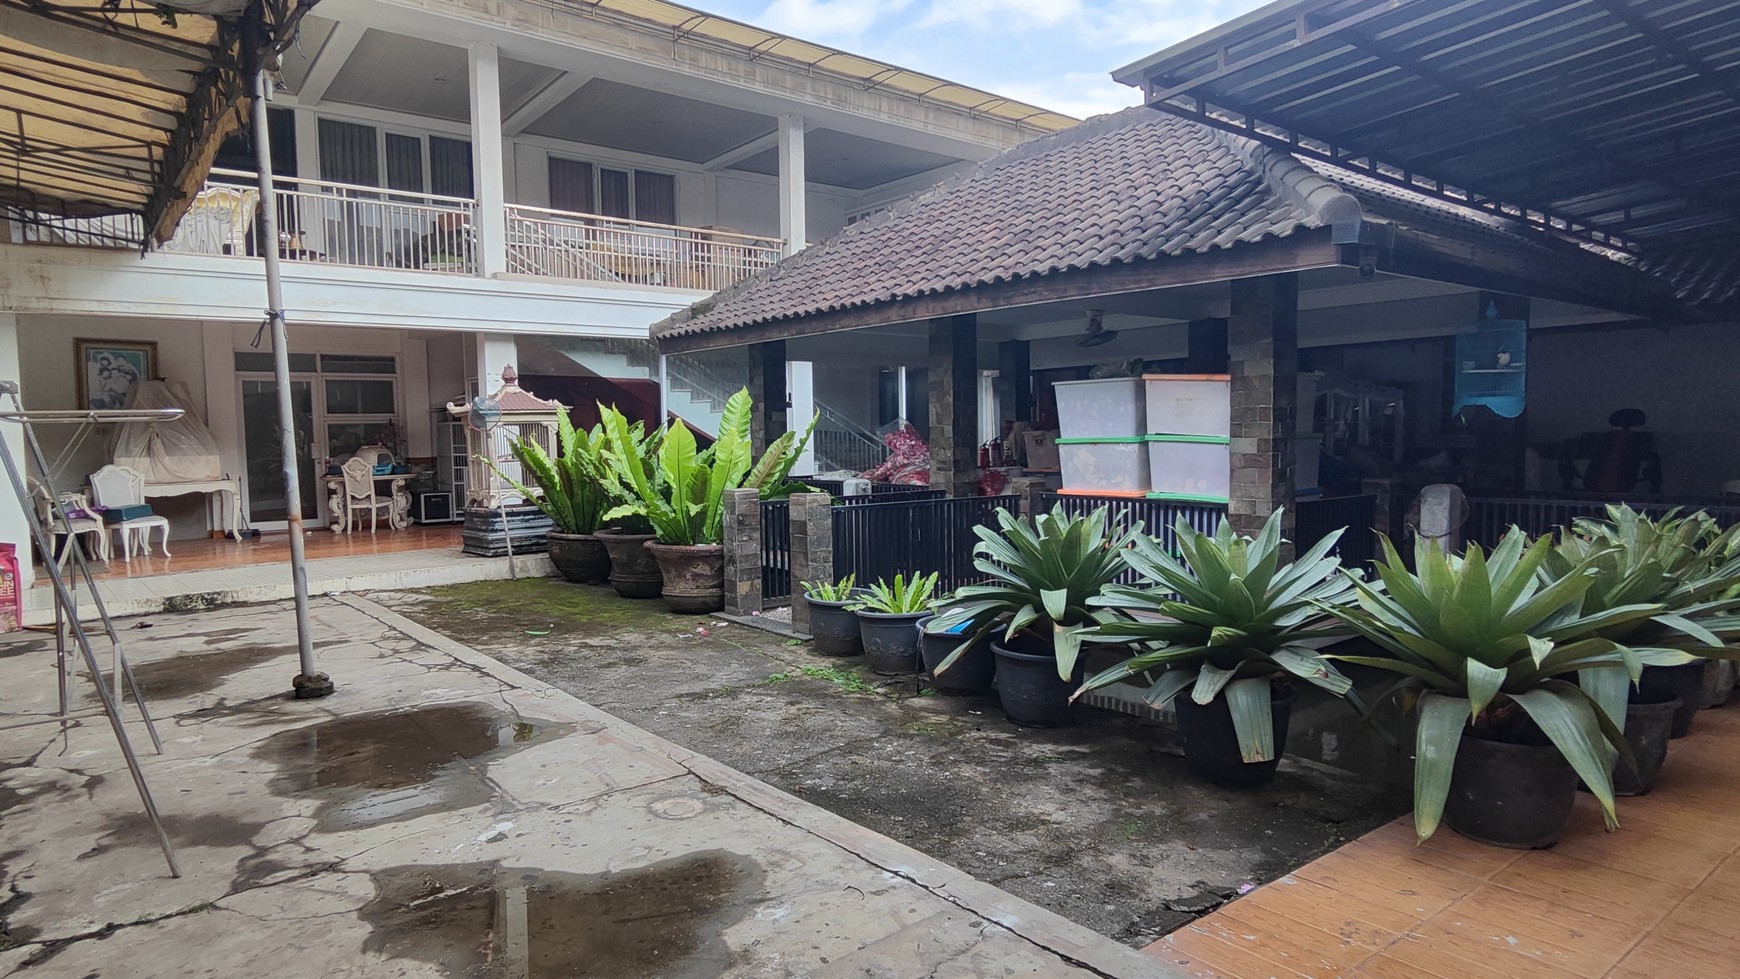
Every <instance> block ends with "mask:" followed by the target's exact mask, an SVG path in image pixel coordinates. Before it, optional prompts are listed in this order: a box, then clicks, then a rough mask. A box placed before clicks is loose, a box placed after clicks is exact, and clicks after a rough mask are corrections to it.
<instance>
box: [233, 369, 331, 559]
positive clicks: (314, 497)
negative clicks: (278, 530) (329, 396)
mask: <svg viewBox="0 0 1740 979" xmlns="http://www.w3.org/2000/svg"><path fill="white" fill-rule="evenodd" d="M241 384H242V440H243V444H245V445H246V446H247V475H248V522H249V523H251V524H253V525H254V526H256V527H258V526H260V525H262V524H272V523H279V524H281V523H284V522H285V521H286V519H287V517H288V516H289V511H288V508H287V506H286V503H287V501H286V500H285V494H284V457H283V450H282V446H283V438H282V434H281V430H280V428H279V424H278V386H277V384H275V383H274V382H273V381H272V379H271V378H265V379H255V378H247V377H244V378H242V381H241ZM290 402H291V406H292V408H293V410H294V412H295V416H296V458H297V460H298V466H297V469H298V474H299V475H300V477H301V478H300V489H301V494H302V518H303V519H304V520H314V519H316V518H317V517H318V516H319V514H320V507H321V500H320V494H319V493H318V492H317V491H316V489H315V487H316V485H317V482H316V481H317V479H318V477H319V476H320V475H321V473H319V472H317V471H316V468H315V467H316V466H317V464H318V462H319V460H317V459H315V458H314V381H312V380H310V379H307V378H291V380H290Z"/></svg>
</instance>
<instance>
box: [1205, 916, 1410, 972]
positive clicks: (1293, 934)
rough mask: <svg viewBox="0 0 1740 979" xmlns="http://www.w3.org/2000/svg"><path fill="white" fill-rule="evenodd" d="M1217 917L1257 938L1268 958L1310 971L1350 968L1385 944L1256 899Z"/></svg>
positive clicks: (1240, 932) (1241, 933) (1243, 935)
mask: <svg viewBox="0 0 1740 979" xmlns="http://www.w3.org/2000/svg"><path fill="white" fill-rule="evenodd" d="M1214 918H1215V920H1216V921H1217V922H1219V923H1221V924H1223V925H1225V926H1226V927H1227V928H1228V929H1229V930H1230V931H1232V932H1234V933H1236V934H1237V935H1238V936H1239V937H1241V938H1246V939H1254V940H1255V943H1256V946H1257V949H1258V951H1259V954H1261V955H1262V956H1263V957H1264V958H1267V959H1271V960H1273V961H1276V962H1279V963H1281V964H1283V965H1286V966H1290V967H1291V968H1294V969H1297V970H1299V971H1300V972H1303V973H1305V974H1306V975H1324V974H1341V973H1346V972H1349V971H1351V970H1352V969H1353V968H1354V967H1356V966H1358V965H1359V964H1360V963H1361V962H1363V961H1365V960H1366V959H1367V958H1369V957H1370V956H1371V955H1372V953H1374V952H1377V951H1379V950H1380V949H1381V948H1382V945H1381V944H1379V943H1375V942H1372V941H1370V940H1369V939H1367V938H1366V937H1364V936H1362V935H1358V934H1356V935H1354V936H1353V937H1343V936H1342V935H1340V934H1337V933H1334V932H1329V931H1325V930H1323V929H1321V928H1318V927H1316V926H1313V925H1310V924H1307V923H1305V922H1301V921H1299V920H1298V919H1296V918H1292V917H1289V916H1287V915H1284V914H1281V913H1280V912H1278V911H1276V910H1274V909H1273V908H1268V907H1264V906H1263V905H1262V904H1261V903H1259V902H1256V901H1250V900H1243V901H1234V902H1232V903H1231V904H1228V905H1227V906H1226V907H1224V908H1222V909H1221V910H1220V912H1219V913H1218V914H1216V915H1215V916H1214Z"/></svg>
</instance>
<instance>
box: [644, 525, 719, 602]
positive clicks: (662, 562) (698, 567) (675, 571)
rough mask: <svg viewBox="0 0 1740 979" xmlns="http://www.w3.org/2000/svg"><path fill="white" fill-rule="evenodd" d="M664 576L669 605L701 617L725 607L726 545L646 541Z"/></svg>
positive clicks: (666, 597) (665, 592) (666, 599)
mask: <svg viewBox="0 0 1740 979" xmlns="http://www.w3.org/2000/svg"><path fill="white" fill-rule="evenodd" d="M646 549H647V550H648V551H650V552H652V556H653V559H654V560H656V561H657V562H658V563H659V573H660V574H662V575H663V576H664V580H665V587H664V596H665V604H666V605H669V606H670V607H671V611H673V612H684V613H687V614H691V615H698V614H700V613H702V612H717V611H719V610H720V609H722V608H724V607H725V547H724V545H722V544H660V543H659V542H658V541H656V540H649V541H647V542H646Z"/></svg>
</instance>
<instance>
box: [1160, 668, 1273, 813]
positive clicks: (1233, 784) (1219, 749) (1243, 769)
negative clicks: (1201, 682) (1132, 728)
mask: <svg viewBox="0 0 1740 979" xmlns="http://www.w3.org/2000/svg"><path fill="white" fill-rule="evenodd" d="M1298 699H1299V692H1298V691H1297V690H1295V689H1293V685H1292V684H1290V683H1285V682H1277V683H1275V684H1274V685H1273V687H1272V688H1271V690H1270V692H1269V718H1270V721H1271V722H1272V723H1273V724H1274V725H1275V757H1273V758H1271V759H1269V760H1268V761H1259V762H1249V763H1247V762H1246V761H1245V759H1244V755H1243V754H1242V753H1241V752H1240V751H1239V737H1238V731H1237V730H1235V729H1234V728H1233V720H1232V709H1231V708H1230V707H1228V706H1227V702H1226V697H1224V696H1217V697H1215V698H1214V699H1213V700H1211V701H1209V702H1208V703H1206V704H1199V703H1197V702H1196V701H1194V700H1192V699H1190V691H1189V690H1188V689H1186V690H1185V691H1184V692H1183V693H1181V694H1179V695H1178V696H1177V697H1174V698H1173V700H1172V707H1173V710H1174V711H1176V712H1177V715H1178V741H1179V743H1180V744H1182V745H1183V746H1184V761H1185V763H1186V764H1188V765H1189V766H1190V770H1191V771H1193V772H1195V773H1196V774H1198V775H1200V776H1202V777H1203V778H1205V779H1208V780H1209V781H1210V782H1213V783H1214V784H1216V785H1224V786H1226V787H1228V788H1234V789H1251V788H1256V787H1257V786H1260V785H1267V784H1269V781H1270V780H1272V779H1273V778H1274V777H1275V770H1276V769H1277V768H1280V767H1281V755H1282V754H1284V753H1285V752H1286V748H1287V724H1288V722H1289V721H1290V720H1291V719H1292V717H1293V704H1294V702H1295V701H1297V700H1298Z"/></svg>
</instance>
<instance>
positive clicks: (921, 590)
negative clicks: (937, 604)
mask: <svg viewBox="0 0 1740 979" xmlns="http://www.w3.org/2000/svg"><path fill="white" fill-rule="evenodd" d="M936 580H937V576H936V574H935V573H934V572H933V573H931V574H929V575H917V574H915V575H913V576H912V577H911V578H910V579H908V578H907V577H906V576H905V575H902V574H897V575H895V576H894V581H893V582H892V583H890V582H887V581H876V582H874V583H872V584H871V585H870V587H869V588H868V589H867V590H866V591H865V593H864V594H863V596H862V597H860V598H859V599H858V601H856V602H854V603H853V604H852V605H851V606H850V608H851V609H852V611H853V612H854V613H855V614H856V615H857V616H858V631H859V633H860V634H861V635H862V636H863V639H864V657H865V659H866V660H867V661H868V662H869V663H870V669H872V670H874V671H876V672H877V673H880V674H882V675H883V676H902V675H905V674H908V673H916V672H918V630H917V625H918V620H919V619H922V618H924V617H925V616H927V615H929V614H930V611H931V604H932V598H933V596H934V594H935V592H936Z"/></svg>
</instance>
